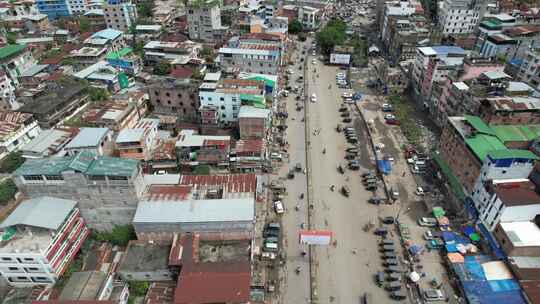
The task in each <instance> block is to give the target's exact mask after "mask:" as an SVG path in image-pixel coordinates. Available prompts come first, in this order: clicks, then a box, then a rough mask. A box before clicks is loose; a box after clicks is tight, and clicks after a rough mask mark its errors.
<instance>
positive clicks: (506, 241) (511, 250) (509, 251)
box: [492, 225, 540, 257]
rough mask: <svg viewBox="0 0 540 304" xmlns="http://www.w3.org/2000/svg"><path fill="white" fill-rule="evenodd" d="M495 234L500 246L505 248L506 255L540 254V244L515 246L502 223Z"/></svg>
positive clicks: (534, 255) (533, 255) (531, 255)
mask: <svg viewBox="0 0 540 304" xmlns="http://www.w3.org/2000/svg"><path fill="white" fill-rule="evenodd" d="M492 233H493V236H494V237H495V238H496V239H497V241H498V243H499V246H501V248H502V249H503V251H504V253H506V256H530V257H538V256H540V246H519V247H514V246H513V245H512V242H511V241H510V238H509V237H508V235H507V234H506V233H505V232H504V230H503V229H502V228H501V226H500V225H498V226H497V227H496V228H495V229H494V230H493V232H492Z"/></svg>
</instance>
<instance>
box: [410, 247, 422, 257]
mask: <svg viewBox="0 0 540 304" xmlns="http://www.w3.org/2000/svg"><path fill="white" fill-rule="evenodd" d="M420 251H422V247H420V246H418V245H412V246H411V247H409V252H410V253H411V254H412V255H416V254H418V253H419V252H420Z"/></svg>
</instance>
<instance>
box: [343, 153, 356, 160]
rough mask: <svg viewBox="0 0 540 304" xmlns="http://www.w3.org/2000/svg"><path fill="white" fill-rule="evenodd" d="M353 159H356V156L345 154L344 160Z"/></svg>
mask: <svg viewBox="0 0 540 304" xmlns="http://www.w3.org/2000/svg"><path fill="white" fill-rule="evenodd" d="M355 158H356V154H352V153H347V154H345V159H348V160H353V159H355Z"/></svg>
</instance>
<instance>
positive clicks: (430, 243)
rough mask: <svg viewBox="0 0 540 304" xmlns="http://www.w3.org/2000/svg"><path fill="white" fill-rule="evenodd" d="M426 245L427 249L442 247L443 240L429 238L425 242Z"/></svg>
mask: <svg viewBox="0 0 540 304" xmlns="http://www.w3.org/2000/svg"><path fill="white" fill-rule="evenodd" d="M426 247H427V248H429V249H441V248H443V247H444V241H443V240H441V239H431V240H429V241H428V242H427V244H426Z"/></svg>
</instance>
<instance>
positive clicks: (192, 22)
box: [187, 5, 221, 42]
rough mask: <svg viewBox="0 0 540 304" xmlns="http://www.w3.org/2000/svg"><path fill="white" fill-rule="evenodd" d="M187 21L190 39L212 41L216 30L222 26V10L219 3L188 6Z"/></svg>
mask: <svg viewBox="0 0 540 304" xmlns="http://www.w3.org/2000/svg"><path fill="white" fill-rule="evenodd" d="M187 22H188V32H189V38H190V39H193V40H202V41H206V42H212V41H214V40H215V39H214V38H215V37H214V34H215V31H216V30H219V29H220V28H221V10H220V8H219V6H217V5H216V6H212V7H188V9H187Z"/></svg>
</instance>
